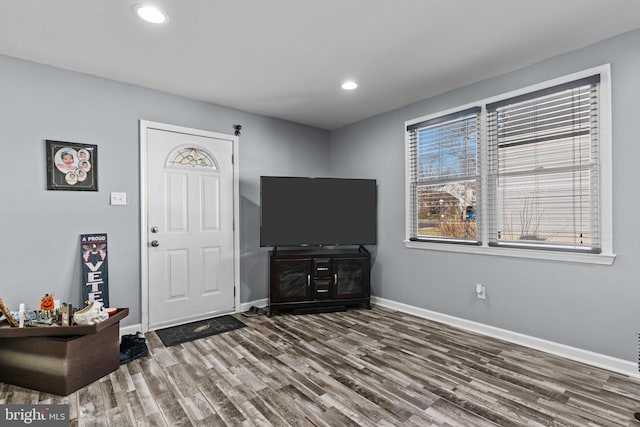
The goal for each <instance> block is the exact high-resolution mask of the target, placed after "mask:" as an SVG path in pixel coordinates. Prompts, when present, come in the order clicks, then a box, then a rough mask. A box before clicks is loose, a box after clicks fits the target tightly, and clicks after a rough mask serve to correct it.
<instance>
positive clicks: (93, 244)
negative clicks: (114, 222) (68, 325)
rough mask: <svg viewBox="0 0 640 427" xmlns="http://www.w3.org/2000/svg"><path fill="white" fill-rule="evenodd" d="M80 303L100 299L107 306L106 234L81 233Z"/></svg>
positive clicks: (84, 303)
mask: <svg viewBox="0 0 640 427" xmlns="http://www.w3.org/2000/svg"><path fill="white" fill-rule="evenodd" d="M80 247H81V255H82V260H81V264H82V303H83V305H86V304H89V303H91V302H93V301H101V302H102V303H103V304H104V306H105V307H109V269H108V259H107V234H106V233H102V234H81V235H80Z"/></svg>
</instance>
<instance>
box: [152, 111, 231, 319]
mask: <svg viewBox="0 0 640 427" xmlns="http://www.w3.org/2000/svg"><path fill="white" fill-rule="evenodd" d="M149 129H157V130H161V131H168V132H176V133H184V134H188V135H197V136H203V137H209V138H216V139H224V140H229V141H231V144H232V153H233V224H234V225H233V287H234V289H235V292H234V294H235V298H234V310H235V313H238V312H239V311H240V233H239V232H238V228H237V227H238V224H240V210H239V209H240V202H239V200H240V197H239V195H240V192H239V188H240V186H239V179H238V178H239V174H238V161H237V159H238V156H237V153H238V137H237V136H234V135H226V134H222V133H216V132H210V131H205V130H199V129H192V128H187V127H182V126H175V125H170V124H166V123H159V122H152V121H149V120H140V126H139V131H140V291H141V292H140V317H141V319H140V321H141V328H142V332H148V331H149V252H148V250H147V242H148V234H147V229H148V228H149V224H148V219H147V216H148V209H147V205H148V193H147V184H148V183H147V171H148V170H147V168H148V165H147V150H148V147H149V141H148V140H147V131H148V130H149Z"/></svg>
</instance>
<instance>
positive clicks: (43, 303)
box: [40, 294, 56, 311]
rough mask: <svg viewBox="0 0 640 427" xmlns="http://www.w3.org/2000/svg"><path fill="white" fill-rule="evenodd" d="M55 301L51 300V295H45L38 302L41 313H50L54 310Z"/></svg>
mask: <svg viewBox="0 0 640 427" xmlns="http://www.w3.org/2000/svg"><path fill="white" fill-rule="evenodd" d="M55 304H56V303H55V301H54V300H53V295H49V294H46V295H45V296H44V297H42V299H41V300H40V310H42V311H51V310H53V309H54V308H55Z"/></svg>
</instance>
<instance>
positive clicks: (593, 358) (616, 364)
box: [371, 297, 640, 378]
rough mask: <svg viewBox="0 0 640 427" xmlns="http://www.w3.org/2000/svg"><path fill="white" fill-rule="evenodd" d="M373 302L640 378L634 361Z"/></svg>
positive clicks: (421, 310)
mask: <svg viewBox="0 0 640 427" xmlns="http://www.w3.org/2000/svg"><path fill="white" fill-rule="evenodd" d="M371 302H372V303H373V304H378V305H380V306H382V307H387V308H391V309H394V310H398V311H401V312H403V313H407V314H413V315H414V316H418V317H422V318H424V319H429V320H433V321H436V322H440V323H445V324H447V325H450V326H454V327H457V328H460V329H465V330H468V331H471V332H476V333H479V334H482V335H487V336H490V337H493V338H498V339H501V340H505V341H509V342H512V343H515V344H520V345H523V346H525V347H529V348H533V349H536V350H540V351H544V352H547V353H551V354H555V355H557V356H561V357H565V358H567V359H571V360H575V361H577V362H582V363H586V364H589V365H592V366H596V367H599V368H602V369H607V370H610V371H613V372H618V373H620V374H623V375H628V376H631V377H636V378H640V373H639V372H638V365H637V364H636V363H634V362H629V361H628V360H623V359H618V358H615V357H611V356H607V355H604V354H600V353H594V352H592V351H589V350H583V349H580V348H576V347H571V346H568V345H564V344H559V343H556V342H553V341H547V340H543V339H540V338H536V337H532V336H529V335H524V334H521V333H518V332H512V331H509V330H506V329H501V328H496V327H494V326H489V325H484V324H482V323H478V322H473V321H471V320H466V319H462V318H459V317H455V316H449V315H448V314H442V313H438V312H436V311H431V310H426V309H424V308H419V307H414V306H411V305H408V304H403V303H400V302H396V301H392V300H388V299H384V298H378V297H371Z"/></svg>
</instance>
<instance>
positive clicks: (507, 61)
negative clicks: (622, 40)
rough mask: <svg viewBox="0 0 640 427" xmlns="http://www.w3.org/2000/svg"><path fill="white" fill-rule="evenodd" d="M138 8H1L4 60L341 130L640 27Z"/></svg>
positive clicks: (393, 5)
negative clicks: (150, 15)
mask: <svg viewBox="0 0 640 427" xmlns="http://www.w3.org/2000/svg"><path fill="white" fill-rule="evenodd" d="M139 3H145V1H144V0H140V1H138V0H1V1H0V53H1V54H6V55H9V56H15V57H18V58H24V59H27V60H31V61H35V62H39V63H43V64H49V65H52V66H55V67H60V68H64V69H68V70H74V71H79V72H83V73H88V74H92V75H96V76H101V77H106V78H109V79H114V80H119V81H123V82H128V83H133V84H136V85H140V86H144V87H148V88H153V89H158V90H162V91H165V92H169V93H173V94H178V95H183V96H187V97H190V98H195V99H199V100H203V101H208V102H212V103H216V104H220V105H225V106H228V107H233V108H237V109H240V110H244V111H249V112H254V113H258V114H263V115H266V116H271V117H278V118H282V119H286V120H291V121H294V122H299V123H303V124H308V125H312V126H317V127H320V128H325V129H330V130H334V129H338V128H340V127H342V126H345V125H347V124H350V123H354V122H356V121H358V120H361V119H364V118H367V117H371V116H374V115H376V114H380V113H383V112H386V111H390V110H393V109H395V108H398V107H402V106H404V105H407V104H410V103H413V102H416V101H419V100H422V99H425V98H428V97H430V96H433V95H436V94H439V93H443V92H446V91H448V90H451V89H454V88H457V87H460V86H463V85H466V84H469V83H473V82H476V81H479V80H484V79H486V78H489V77H493V76H496V75H499V74H502V73H505V72H507V71H510V70H514V69H517V68H520V67H523V66H526V65H528V64H531V63H534V62H537V61H539V60H542V59H544V58H548V57H551V56H554V55H557V54H560V53H563V52H567V51H570V50H573V49H576V48H579V47H582V46H587V45H589V44H592V43H594V42H597V41H599V40H603V39H606V38H609V37H611V36H614V35H617V34H620V33H623V32H626V31H629V30H632V29H636V28H640V1H638V0H529V1H524V0H481V1H480V0H316V1H312V0H150V2H149V3H153V4H155V5H158V6H160V7H161V8H163V9H164V10H165V11H166V13H167V14H168V15H169V22H168V23H166V24H164V25H161V26H154V25H152V24H147V23H144V22H142V21H140V20H138V19H137V18H136V17H135V16H134V14H133V6H134V5H135V4H139ZM346 79H354V80H356V81H357V82H358V83H359V85H360V87H359V88H358V89H356V90H355V91H350V92H348V91H343V90H342V89H340V84H341V83H342V82H343V81H344V80H346Z"/></svg>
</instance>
